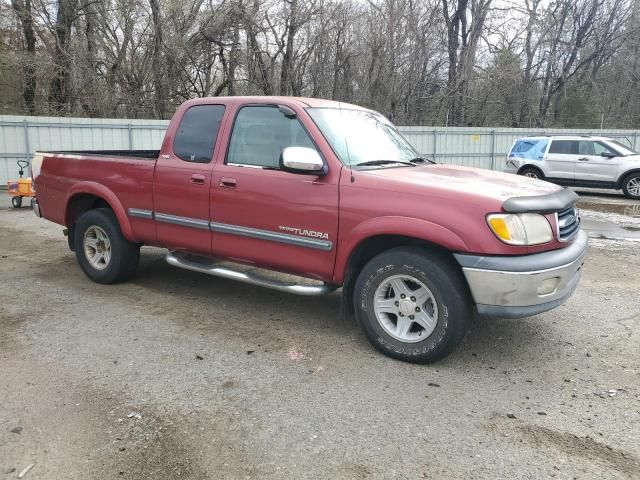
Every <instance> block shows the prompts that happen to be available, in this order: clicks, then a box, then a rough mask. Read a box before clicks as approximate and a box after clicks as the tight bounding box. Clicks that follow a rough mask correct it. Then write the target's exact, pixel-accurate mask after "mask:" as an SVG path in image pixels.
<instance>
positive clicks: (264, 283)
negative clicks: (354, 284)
mask: <svg viewBox="0 0 640 480" xmlns="http://www.w3.org/2000/svg"><path fill="white" fill-rule="evenodd" d="M196 258H197V257H194V256H192V255H187V254H184V253H180V252H169V253H167V255H166V256H165V260H166V261H167V263H168V264H169V265H173V266H174V267H180V268H184V269H186V270H191V271H194V272H200V273H206V274H208V275H213V276H215V277H222V278H228V279H230V280H238V281H240V282H244V283H250V284H252V285H259V286H261V287H267V288H271V289H273V290H279V291H281V292H289V293H295V294H296V295H306V296H317V295H326V294H328V293H331V292H333V291H334V290H336V289H337V288H338V286H337V285H332V284H330V283H323V284H322V285H299V284H295V283H288V282H282V281H279V280H276V279H271V278H265V277H261V276H259V275H256V274H255V273H252V272H241V271H238V270H232V269H230V268H227V267H223V266H220V265H219V264H217V263H215V261H211V262H207V263H205V262H199V261H197V260H196Z"/></svg>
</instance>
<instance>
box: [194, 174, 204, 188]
mask: <svg viewBox="0 0 640 480" xmlns="http://www.w3.org/2000/svg"><path fill="white" fill-rule="evenodd" d="M204 180H205V178H204V175H199V174H197V173H194V174H193V175H191V183H194V184H196V185H204Z"/></svg>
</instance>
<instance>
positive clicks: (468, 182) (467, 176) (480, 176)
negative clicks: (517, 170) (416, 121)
mask: <svg viewBox="0 0 640 480" xmlns="http://www.w3.org/2000/svg"><path fill="white" fill-rule="evenodd" d="M364 172H366V173H367V174H369V175H375V176H377V177H381V178H385V179H389V180H392V181H396V182H400V183H404V184H406V185H413V186H415V187H418V188H420V187H425V188H429V189H439V190H449V191H458V192H461V193H463V194H467V195H474V196H481V197H486V198H491V199H493V200H497V201H499V202H504V201H505V200H506V199H508V198H512V197H533V196H537V195H548V194H550V193H554V192H557V191H559V190H562V187H559V186H558V185H554V184H552V183H549V182H545V181H542V180H536V179H532V178H528V177H523V176H519V175H513V174H510V173H503V172H494V171H492V170H484V169H480V168H470V167H461V166H456V165H441V164H436V165H421V166H418V167H415V168H411V167H402V168H380V169H375V170H366V171H363V173H364Z"/></svg>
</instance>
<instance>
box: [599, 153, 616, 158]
mask: <svg viewBox="0 0 640 480" xmlns="http://www.w3.org/2000/svg"><path fill="white" fill-rule="evenodd" d="M600 156H601V157H605V158H615V157H617V155H616V154H615V153H613V152H602V153H601V154H600Z"/></svg>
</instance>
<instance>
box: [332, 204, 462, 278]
mask: <svg viewBox="0 0 640 480" xmlns="http://www.w3.org/2000/svg"><path fill="white" fill-rule="evenodd" d="M379 235H400V236H403V237H411V238H415V239H416V240H422V241H424V242H428V243H431V244H434V245H438V246H440V247H442V248H445V249H447V250H449V251H452V252H465V251H468V250H469V249H468V247H467V244H466V243H465V242H464V240H462V238H460V237H459V236H458V235H457V234H456V233H454V232H452V231H451V230H449V229H447V228H445V227H442V226H441V225H437V224H435V223H431V222H429V221H427V220H420V219H416V218H410V217H395V216H394V217H377V218H371V219H369V220H366V221H364V222H362V223H361V224H360V225H358V226H357V227H356V228H354V229H353V230H351V231H350V232H348V233H346V234H345V235H344V237H343V238H342V241H341V243H340V247H339V249H338V252H337V257H336V268H335V271H334V276H333V277H334V278H333V280H334V283H336V284H342V283H343V281H344V277H345V273H346V269H347V266H348V264H349V260H350V259H351V256H352V255H353V253H354V251H355V250H356V248H357V247H358V245H360V244H361V243H362V242H364V241H365V240H367V239H368V238H371V237H376V236H379Z"/></svg>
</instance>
